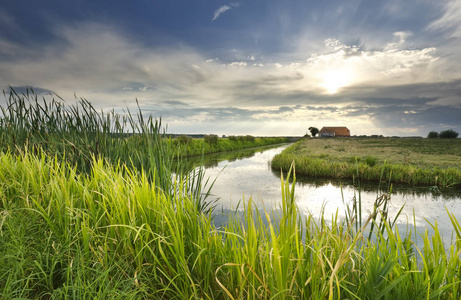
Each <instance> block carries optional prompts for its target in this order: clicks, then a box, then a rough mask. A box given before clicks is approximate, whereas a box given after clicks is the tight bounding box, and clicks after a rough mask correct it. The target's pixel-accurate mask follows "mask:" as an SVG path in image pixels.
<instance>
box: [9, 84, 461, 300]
mask: <svg viewBox="0 0 461 300" xmlns="http://www.w3.org/2000/svg"><path fill="white" fill-rule="evenodd" d="M7 98H8V102H7V105H6V106H4V107H2V118H1V119H0V143H1V144H0V145H1V149H0V161H1V163H0V298H2V299H459V298H460V297H461V267H460V266H461V262H460V259H461V225H460V224H459V222H458V221H457V220H456V218H455V216H454V214H453V212H450V211H446V212H444V213H445V214H446V216H447V217H448V218H450V220H451V223H452V224H453V235H452V236H451V237H442V236H441V234H440V233H439V231H438V227H437V224H436V223H434V224H428V225H427V226H428V227H432V229H433V232H434V234H431V235H429V234H428V231H427V230H426V231H425V232H417V231H416V225H415V224H408V226H407V230H406V232H399V230H398V228H397V226H395V220H396V217H397V216H387V209H386V207H387V203H388V201H389V197H388V196H387V194H383V195H380V196H379V197H377V199H376V201H375V209H374V210H373V211H372V212H362V211H360V209H358V208H359V207H361V206H360V201H361V200H360V197H358V198H357V199H355V203H354V205H352V206H351V207H350V208H349V209H348V210H347V212H346V218H345V219H340V218H339V217H338V214H336V215H333V216H332V218H331V219H332V220H331V222H330V221H326V220H327V219H328V220H330V218H326V217H325V216H323V215H320V216H312V215H310V216H303V215H301V214H300V212H299V211H298V209H297V206H296V202H295V193H296V191H295V182H296V176H295V174H296V172H298V165H297V164H296V172H294V170H293V169H291V170H290V171H289V172H288V174H289V175H288V177H289V178H283V176H282V179H281V182H280V186H281V195H280V197H281V200H282V201H281V205H280V206H279V207H277V208H274V209H272V208H269V207H267V208H266V210H265V211H263V212H260V211H258V210H256V209H254V207H255V206H254V204H253V201H252V200H251V199H250V200H249V201H247V202H245V203H242V206H243V209H244V210H243V213H242V214H240V213H235V214H230V215H229V222H228V223H227V224H226V225H225V226H218V225H216V224H214V222H213V215H214V210H213V209H214V208H213V207H212V206H211V205H208V204H209V203H208V201H207V195H208V194H209V192H210V188H211V189H212V184H210V183H209V182H208V181H207V180H206V179H205V178H204V176H203V172H202V171H200V170H199V171H193V172H189V171H188V170H187V167H184V166H182V164H181V153H180V151H179V150H178V148H176V147H174V144H173V143H171V142H170V141H168V139H165V138H163V135H162V132H161V131H162V126H161V123H160V121H157V120H155V119H154V118H152V117H149V118H145V117H143V114H142V112H141V111H139V112H136V113H131V112H129V111H127V113H126V114H124V115H119V114H117V113H115V112H114V111H112V112H109V113H104V112H97V111H96V110H95V109H94V108H93V107H92V106H91V103H89V102H88V101H86V100H83V99H82V100H81V101H79V102H78V103H77V104H75V105H73V106H64V105H62V104H61V102H60V101H51V102H50V101H42V100H40V99H37V98H36V97H35V96H33V95H32V96H30V95H17V94H14V93H12V94H11V95H9V97H7ZM128 128H129V130H128ZM133 131H134V133H136V134H133ZM344 147H345V146H344ZM340 152H342V151H340ZM174 161H176V162H174ZM178 161H179V163H178ZM173 162H174V163H173ZM207 183H208V184H207ZM441 209H443V208H441ZM413 225H414V227H413ZM416 236H419V237H420V239H418V240H419V241H418V242H416ZM450 238H451V246H450V247H448V248H446V247H445V244H444V239H445V240H446V239H450Z"/></svg>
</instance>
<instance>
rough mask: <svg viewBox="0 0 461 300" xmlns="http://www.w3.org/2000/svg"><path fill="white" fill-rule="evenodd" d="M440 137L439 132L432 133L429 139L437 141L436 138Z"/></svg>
mask: <svg viewBox="0 0 461 300" xmlns="http://www.w3.org/2000/svg"><path fill="white" fill-rule="evenodd" d="M438 137H439V133H438V132H437V131H431V132H429V134H428V135H427V138H428V139H435V138H438Z"/></svg>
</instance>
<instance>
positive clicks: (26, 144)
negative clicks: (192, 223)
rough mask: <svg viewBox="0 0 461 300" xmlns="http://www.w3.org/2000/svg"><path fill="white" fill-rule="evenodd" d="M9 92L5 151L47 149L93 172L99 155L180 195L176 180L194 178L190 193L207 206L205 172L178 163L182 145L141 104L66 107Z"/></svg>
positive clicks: (0, 141)
mask: <svg viewBox="0 0 461 300" xmlns="http://www.w3.org/2000/svg"><path fill="white" fill-rule="evenodd" d="M3 93H4V96H5V99H6V105H5V106H1V107H0V110H1V115H2V116H1V119H0V150H1V151H10V152H11V153H15V154H19V153H21V152H23V151H28V152H30V153H35V154H41V153H45V154H47V155H51V156H56V157H57V159H58V160H62V161H66V162H68V163H70V164H71V165H72V166H75V167H76V169H77V171H79V172H83V173H88V172H90V171H91V170H92V165H93V162H94V159H95V158H96V159H98V158H100V159H103V160H107V161H108V162H111V163H114V164H121V165H126V166H128V167H129V168H130V169H131V168H133V169H134V170H137V171H141V170H144V171H145V172H146V174H147V175H148V177H149V178H151V179H153V180H155V185H156V186H157V187H158V188H160V189H162V190H163V191H164V192H166V193H168V194H172V193H174V181H175V180H178V178H181V177H185V178H189V179H190V182H191V183H192V182H193V183H194V184H193V185H192V184H189V185H188V186H187V188H188V191H189V192H191V193H192V194H194V195H196V196H201V198H200V199H198V201H199V205H204V203H202V202H203V201H204V199H203V198H206V196H208V193H207V192H205V187H203V193H202V184H203V183H204V182H202V179H203V172H202V170H198V171H196V172H194V173H190V170H186V169H184V168H183V166H182V164H178V163H175V161H176V160H177V159H180V158H181V156H182V155H181V152H180V151H179V150H180V149H178V148H175V147H174V145H172V143H171V141H169V139H167V138H165V134H164V132H163V128H162V124H161V120H160V119H158V120H157V119H155V118H154V117H153V116H152V115H149V116H147V117H146V116H145V114H144V113H143V112H142V111H141V109H140V108H139V105H138V111H137V112H136V113H133V112H131V111H130V110H129V109H128V108H126V109H125V111H124V113H123V114H119V113H117V112H115V110H111V111H109V112H104V111H100V112H98V111H97V110H96V109H95V108H94V107H93V106H92V104H91V103H90V102H89V101H88V100H86V99H84V98H80V99H76V100H77V101H76V103H75V104H73V105H66V104H65V101H64V100H63V99H61V98H59V96H56V97H57V100H56V99H55V98H52V99H45V98H44V97H42V99H39V97H38V96H37V95H36V94H35V93H34V92H33V90H30V91H29V90H27V91H26V92H25V93H22V94H18V93H17V92H16V91H15V90H14V89H11V88H10V90H9V94H8V95H7V94H6V92H5V91H3ZM175 177H178V178H176V179H175ZM195 190H197V191H195ZM198 191H200V192H198Z"/></svg>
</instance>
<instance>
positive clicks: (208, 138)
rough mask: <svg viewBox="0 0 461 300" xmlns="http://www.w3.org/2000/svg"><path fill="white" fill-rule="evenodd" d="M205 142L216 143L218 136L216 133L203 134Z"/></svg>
mask: <svg viewBox="0 0 461 300" xmlns="http://www.w3.org/2000/svg"><path fill="white" fill-rule="evenodd" d="M205 143H208V144H211V145H216V144H217V143H218V136H217V135H216V134H209V135H205Z"/></svg>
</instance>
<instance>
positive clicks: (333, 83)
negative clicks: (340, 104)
mask: <svg viewBox="0 0 461 300" xmlns="http://www.w3.org/2000/svg"><path fill="white" fill-rule="evenodd" d="M350 76H351V72H348V71H347V70H344V69H342V70H338V69H335V70H328V71H326V72H324V73H323V75H322V77H321V78H322V81H323V83H322V84H321V85H320V86H321V87H322V88H324V89H326V90H327V92H328V94H336V93H337V92H338V90H339V89H340V88H342V87H345V86H347V85H349V84H350V82H351V77H350Z"/></svg>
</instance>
